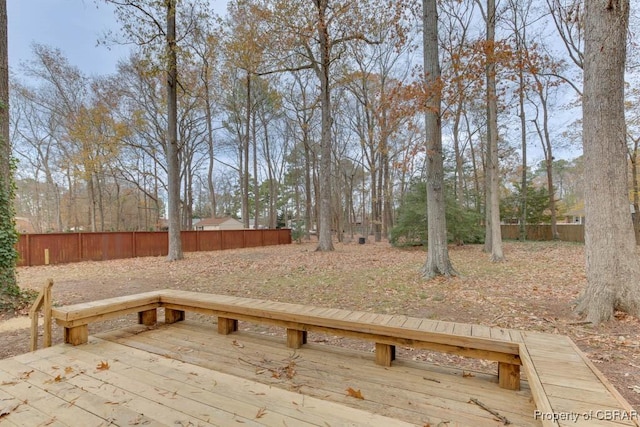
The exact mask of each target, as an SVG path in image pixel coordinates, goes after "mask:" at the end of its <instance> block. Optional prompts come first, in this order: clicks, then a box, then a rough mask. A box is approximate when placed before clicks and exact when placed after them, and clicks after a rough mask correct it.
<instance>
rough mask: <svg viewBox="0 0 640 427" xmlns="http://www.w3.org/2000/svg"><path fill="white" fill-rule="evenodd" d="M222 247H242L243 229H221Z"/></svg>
mask: <svg viewBox="0 0 640 427" xmlns="http://www.w3.org/2000/svg"><path fill="white" fill-rule="evenodd" d="M221 233H222V249H238V248H244V230H222V231H221Z"/></svg>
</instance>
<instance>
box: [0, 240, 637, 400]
mask: <svg viewBox="0 0 640 427" xmlns="http://www.w3.org/2000/svg"><path fill="white" fill-rule="evenodd" d="M504 249H505V254H506V256H507V259H508V261H507V262H504V263H499V264H494V263H491V262H489V260H488V257H487V255H486V254H484V253H482V251H481V247H479V246H473V245H469V246H462V247H452V248H451V251H450V255H451V258H452V261H453V264H454V266H455V267H456V268H457V269H458V271H459V272H460V274H461V276H460V277H455V278H452V279H445V278H437V279H433V280H429V281H425V280H423V279H422V278H421V277H420V272H419V271H420V267H421V266H422V264H423V263H424V261H425V258H426V254H425V252H424V251H422V250H417V249H416V250H398V249H394V248H392V247H390V246H389V245H388V244H386V243H367V244H365V245H358V244H356V243H350V244H337V245H336V250H335V251H334V252H331V253H318V252H315V251H314V250H315V244H312V243H305V244H292V245H286V246H276V247H267V248H252V249H238V250H230V251H222V252H206V253H203V252H199V253H188V254H186V259H185V260H184V261H180V262H167V261H165V259H164V258H134V259H127V260H116V261H105V262H83V263H77V264H67V265H58V266H47V267H44V266H43V267H23V268H20V269H19V272H18V279H19V283H20V286H21V287H23V288H29V289H39V288H41V287H42V285H43V284H44V283H45V281H46V280H47V279H48V278H52V279H53V280H54V283H55V284H54V287H53V297H54V303H55V304H60V305H66V304H73V303H77V302H83V301H91V300H96V299H101V298H108V297H113V296H118V295H127V294H134V293H138V292H145V291H150V290H154V289H164V288H173V289H185V290H191V291H201V292H212V293H220V294H228V295H238V296H247V297H253V298H263V299H270V300H275V301H284V302H295V303H300V304H312V305H316V306H325V307H335V308H343V309H351V310H363V311H372V312H379V313H391V314H406V315H410V316H419V317H425V318H431V319H439V320H448V321H458V322H468V323H478V324H482V325H487V326H499V327H505V328H514V329H526V330H535V331H541V332H548V333H560V334H565V335H569V336H570V337H571V338H572V339H573V340H574V341H575V342H576V344H577V345H578V346H579V347H580V348H581V349H582V350H583V351H584V352H585V353H586V354H587V355H588V356H589V358H590V359H591V360H592V361H593V362H594V363H595V364H596V365H597V366H598V368H599V369H600V370H602V371H603V373H604V374H605V375H606V376H607V377H608V378H609V380H610V381H611V382H612V383H614V385H615V386H616V387H617V389H618V390H619V391H620V392H621V394H623V395H624V396H625V398H626V399H627V400H629V402H631V404H632V405H634V407H635V408H636V409H638V410H640V321H638V319H636V318H633V317H630V316H625V315H622V314H620V315H618V316H617V318H616V320H615V321H612V322H609V323H607V324H603V325H600V326H598V327H592V326H590V325H586V324H584V323H581V322H580V319H578V318H576V317H575V316H574V314H573V311H572V309H573V302H574V300H575V298H576V297H577V296H578V295H579V293H580V292H581V291H582V289H583V288H584V286H585V283H586V278H585V272H584V247H583V246H582V245H578V244H569V243H557V242H545V243H535V242H528V243H513V242H507V243H505V247H504ZM5 316H6V314H5ZM0 320H2V319H0ZM134 321H135V316H129V317H127V318H126V319H117V320H113V321H108V322H102V323H99V324H96V325H92V326H91V331H90V332H91V333H97V332H99V331H102V330H107V329H113V328H118V327H121V326H123V325H126V324H130V323H133V322H134ZM27 326H28V324H27ZM281 332H282V331H278V330H273V329H270V328H266V329H265V333H274V334H275V333H281ZM53 334H54V335H53V337H54V343H58V342H60V340H61V336H62V332H61V331H60V330H59V329H58V328H57V327H54V331H53ZM318 339H322V340H323V341H324V340H325V339H324V338H318ZM326 341H327V342H329V343H331V344H336V345H343V346H348V347H354V348H363V349H364V346H366V345H365V344H363V343H362V342H358V341H349V340H342V339H337V338H333V337H326ZM0 343H1V345H0V358H4V357H9V356H12V355H15V354H19V353H22V352H26V351H28V345H29V330H28V329H18V330H12V331H8V332H0ZM399 355H403V356H405V357H410V358H412V359H415V360H426V361H430V362H436V363H458V364H470V365H473V368H475V369H480V370H482V369H483V368H484V369H486V370H487V371H492V370H493V368H492V367H491V366H483V365H482V362H478V361H468V360H463V359H460V358H457V357H454V356H448V355H442V354H439V353H429V352H417V351H411V350H409V349H399Z"/></svg>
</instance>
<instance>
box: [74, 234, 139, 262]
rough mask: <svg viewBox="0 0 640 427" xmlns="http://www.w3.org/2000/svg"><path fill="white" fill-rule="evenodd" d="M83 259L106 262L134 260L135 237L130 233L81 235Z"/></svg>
mask: <svg viewBox="0 0 640 427" xmlns="http://www.w3.org/2000/svg"><path fill="white" fill-rule="evenodd" d="M79 236H80V244H81V252H80V253H81V254H82V259H83V260H85V261H87V260H91V261H104V260H108V259H120V258H132V257H133V250H134V248H133V235H132V233H130V232H114V233H109V234H107V233H79Z"/></svg>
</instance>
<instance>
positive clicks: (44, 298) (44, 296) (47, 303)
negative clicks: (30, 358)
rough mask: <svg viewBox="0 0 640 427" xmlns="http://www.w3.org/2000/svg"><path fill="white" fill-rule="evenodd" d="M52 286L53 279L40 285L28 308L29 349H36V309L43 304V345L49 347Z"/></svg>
mask: <svg viewBox="0 0 640 427" xmlns="http://www.w3.org/2000/svg"><path fill="white" fill-rule="evenodd" d="M52 287H53V279H48V280H47V283H46V284H45V285H44V286H43V287H42V290H41V291H40V293H39V294H38V297H37V298H36V300H35V301H34V303H33V305H32V306H31V308H30V309H29V317H30V318H31V342H30V346H29V347H30V349H31V351H35V350H37V349H38V311H39V310H40V308H41V307H42V306H43V305H44V310H43V315H44V322H43V323H44V325H43V326H44V334H43V338H42V339H43V346H44V347H51V307H52V298H51V288H52Z"/></svg>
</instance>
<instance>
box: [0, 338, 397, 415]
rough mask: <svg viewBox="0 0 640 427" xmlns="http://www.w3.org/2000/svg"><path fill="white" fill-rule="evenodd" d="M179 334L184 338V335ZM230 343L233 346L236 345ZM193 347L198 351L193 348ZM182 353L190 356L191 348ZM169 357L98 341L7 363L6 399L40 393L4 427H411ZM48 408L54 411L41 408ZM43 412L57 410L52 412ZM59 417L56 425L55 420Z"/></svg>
mask: <svg viewBox="0 0 640 427" xmlns="http://www.w3.org/2000/svg"><path fill="white" fill-rule="evenodd" d="M208 329H211V328H210V325H209V326H208ZM149 332H153V331H149ZM178 332H179V334H180V335H184V333H183V331H182V330H178ZM212 332H213V331H212ZM135 336H139V337H142V336H144V333H142V334H140V335H134V337H135ZM207 336H208V335H207ZM211 336H212V337H218V338H219V336H218V335H215V334H212V335H211ZM209 341H210V340H209ZM222 341H225V342H227V343H229V344H231V343H232V340H230V339H229V340H226V339H224V338H223V339H222ZM217 344H219V343H217ZM187 345H190V346H196V345H197V344H196V342H195V341H191V342H189V341H187ZM215 345H216V344H214V346H215ZM231 345H232V344H231ZM179 351H180V352H185V353H187V354H188V353H189V351H190V348H187V347H182V348H180V349H179ZM163 352H164V353H163V354H164V356H160V355H157V354H152V353H149V352H146V351H142V350H137V349H135V348H132V347H127V346H123V345H122V344H118V343H117V342H114V341H108V340H101V339H97V338H93V337H92V338H91V342H90V343H88V344H85V345H82V346H77V347H72V346H65V345H59V346H55V347H51V348H48V349H44V350H40V351H38V352H35V353H28V354H25V355H21V356H16V357H14V358H11V359H6V360H2V361H0V377H1V378H3V380H2V386H1V387H0V392H2V393H4V394H5V395H7V396H8V397H10V398H11V399H17V400H18V401H23V400H24V399H23V400H20V399H21V398H22V397H24V393H25V392H26V391H25V390H26V389H25V387H26V388H27V389H28V388H34V389H35V390H36V391H37V393H36V394H35V395H34V397H31V398H30V400H28V401H27V402H30V403H23V404H22V405H21V407H20V408H18V410H15V411H12V412H11V413H10V414H8V415H6V416H5V417H3V419H2V421H3V422H4V421H5V420H6V421H7V422H8V423H13V424H18V425H45V424H46V425H60V426H65V425H80V424H81V425H83V426H84V425H87V426H90V425H107V424H109V423H114V424H117V425H137V424H140V425H150V426H156V425H158V426H159V425H203V426H206V425H236V424H238V423H240V424H242V425H256V426H257V425H273V426H276V425H277V426H282V425H302V426H304V425H326V424H325V423H329V424H330V425H390V426H403V425H410V424H407V423H406V422H404V421H402V420H398V419H395V420H394V419H390V418H386V417H383V416H381V415H378V414H375V413H374V412H371V411H364V410H362V409H357V408H353V407H350V406H347V405H342V404H339V403H335V402H331V401H326V400H322V399H317V398H315V397H312V396H308V395H303V394H300V393H297V392H292V391H289V390H286V389H283V388H278V387H273V386H270V385H267V384H263V383H261V382H257V381H252V380H248V379H245V378H239V377H236V376H232V375H230V374H226V373H223V372H220V371H216V370H212V369H208V368H205V367H200V366H198V365H194V364H189V363H186V362H182V361H179V360H177V359H172V358H168V357H165V356H166V355H167V354H168V352H167V351H164V350H163ZM103 361H104V362H107V363H108V364H109V368H108V369H98V368H97V366H98V364H99V363H100V362H103ZM249 371H252V369H249ZM26 372H28V373H29V374H28V375H27V374H25V373H26ZM254 375H255V372H254ZM56 378H58V379H57V380H56ZM31 399H32V400H31ZM47 401H48V403H47ZM5 402H12V401H11V400H7V401H5ZM43 403H46V404H47V405H48V407H47V406H41V405H42V404H43ZM42 408H51V409H55V410H53V411H52V412H49V411H47V412H45V411H43V410H42ZM52 413H55V414H56V415H55V417H52V416H51V415H49V414H52ZM142 414H145V415H142ZM78 423H80V424H78ZM189 423H191V424H189Z"/></svg>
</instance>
